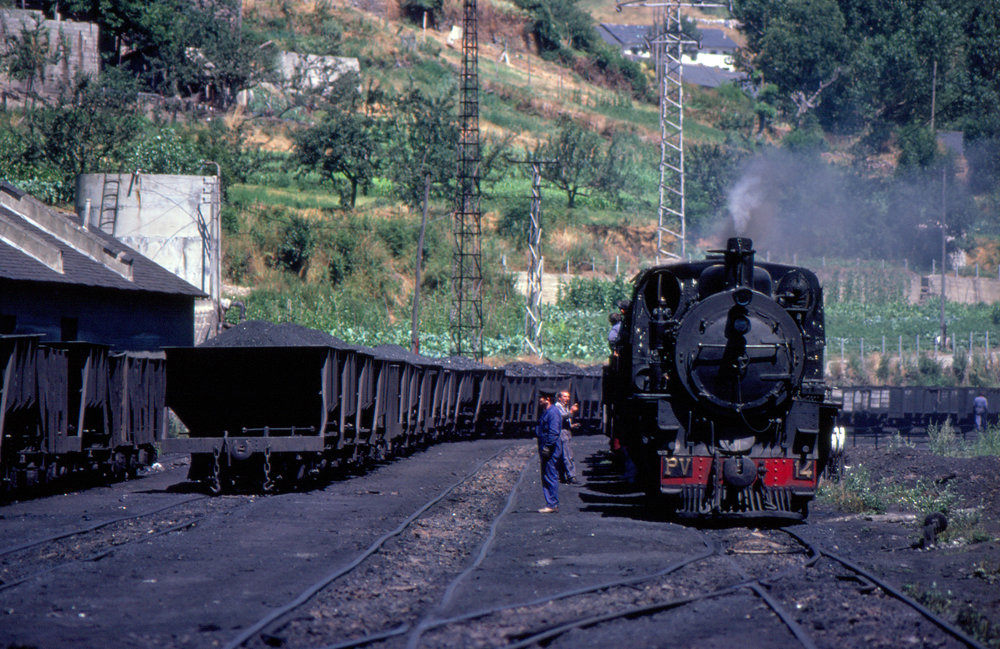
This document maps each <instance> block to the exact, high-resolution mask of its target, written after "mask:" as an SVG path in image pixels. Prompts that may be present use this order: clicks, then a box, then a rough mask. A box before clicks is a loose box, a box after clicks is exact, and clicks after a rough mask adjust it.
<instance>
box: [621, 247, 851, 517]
mask: <svg viewBox="0 0 1000 649" xmlns="http://www.w3.org/2000/svg"><path fill="white" fill-rule="evenodd" d="M752 245H753V244H752V242H751V241H750V240H749V239H744V238H734V239H730V240H729V241H728V244H727V248H726V250H725V251H716V252H713V253H711V254H710V256H709V257H708V259H706V260H705V261H698V262H690V263H677V264H671V265H665V266H657V267H654V268H650V269H648V270H645V271H643V272H642V273H640V274H639V276H638V277H637V278H636V281H635V290H634V293H633V299H632V301H631V303H630V305H629V306H628V308H627V310H626V311H625V313H624V317H623V320H622V326H621V333H620V335H619V339H618V342H617V345H616V347H615V351H614V353H613V355H612V357H611V359H610V362H609V364H608V366H606V367H605V375H604V381H603V384H604V403H605V404H606V407H607V425H608V426H609V427H610V430H609V431H607V432H608V434H609V435H610V436H612V438H614V439H615V440H617V441H618V442H619V443H620V444H621V445H622V446H624V448H625V449H626V450H627V452H628V455H629V458H630V459H631V461H632V462H634V464H635V466H636V474H637V479H638V480H639V481H640V483H641V485H642V487H643V489H644V490H645V491H646V492H647V493H648V494H651V495H655V496H656V497H657V498H658V499H659V500H658V502H665V504H666V505H667V506H668V507H669V508H670V509H672V510H673V511H674V512H675V513H676V514H677V515H679V516H698V517H706V516H707V517H776V518H792V519H801V518H804V517H805V516H806V515H807V513H808V505H809V501H810V500H811V499H812V498H813V496H814V495H815V493H816V487H817V482H818V479H819V476H820V474H821V473H822V472H823V470H824V468H825V466H826V464H827V462H828V460H829V459H830V454H831V443H832V434H833V429H834V424H835V421H836V417H837V405H836V404H835V403H833V402H832V401H831V400H830V399H829V398H828V397H827V388H826V385H825V383H824V380H823V349H824V346H825V337H824V329H823V327H824V324H823V293H822V289H821V288H820V285H819V281H818V280H817V278H816V276H815V275H814V274H813V273H812V272H810V271H809V270H807V269H805V268H799V267H795V266H785V265H780V264H770V263H763V264H755V263H754V251H753V248H752Z"/></svg>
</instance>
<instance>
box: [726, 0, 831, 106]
mask: <svg viewBox="0 0 1000 649" xmlns="http://www.w3.org/2000/svg"><path fill="white" fill-rule="evenodd" d="M733 14H734V16H735V17H736V18H737V19H739V20H740V21H741V22H742V23H743V25H744V34H746V36H747V47H746V49H745V51H744V53H743V54H742V55H741V57H740V58H739V61H738V63H739V65H740V66H741V67H742V68H743V69H745V70H748V71H754V72H759V73H761V74H762V75H763V77H764V79H766V80H767V82H768V83H773V84H775V85H776V86H777V87H778V89H779V91H780V92H781V93H782V95H783V96H784V97H785V98H786V99H787V100H788V101H789V102H791V103H792V104H794V106H795V111H794V112H795V115H796V116H797V117H798V116H801V115H804V114H805V113H807V112H809V111H810V110H813V109H814V108H816V107H817V106H818V104H819V101H820V98H821V95H822V93H823V91H824V90H826V88H827V87H829V86H830V85H832V84H833V83H835V82H836V81H837V79H838V78H839V76H840V74H841V72H842V70H843V67H844V63H845V58H846V54H847V51H848V41H847V38H846V34H845V33H844V17H843V14H842V13H841V11H840V7H839V6H838V5H837V3H836V2H835V0H737V1H736V2H735V3H734V4H733Z"/></svg>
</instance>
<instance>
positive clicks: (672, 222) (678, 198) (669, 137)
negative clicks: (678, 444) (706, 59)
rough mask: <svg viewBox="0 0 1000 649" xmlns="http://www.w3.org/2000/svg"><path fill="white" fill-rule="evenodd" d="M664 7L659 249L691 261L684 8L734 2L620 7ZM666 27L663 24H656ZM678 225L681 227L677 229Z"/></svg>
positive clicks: (658, 49) (636, 2) (632, 2)
mask: <svg viewBox="0 0 1000 649" xmlns="http://www.w3.org/2000/svg"><path fill="white" fill-rule="evenodd" d="M626 6H631V7H654V8H663V25H662V29H663V31H662V32H660V33H659V34H657V35H656V36H655V37H654V38H653V39H652V40H650V41H649V45H651V46H654V47H655V53H654V56H655V57H656V61H657V67H656V74H657V82H658V84H659V86H660V186H659V192H660V201H659V208H658V210H657V219H656V252H657V255H658V256H659V255H663V256H665V257H667V258H670V259H679V260H684V259H687V218H686V215H685V200H684V86H683V77H684V70H683V64H682V63H681V56H682V55H683V54H684V46H685V45H698V44H699V43H698V42H697V41H693V40H684V34H683V33H682V31H681V27H682V22H681V20H682V18H683V16H682V14H681V8H682V7H699V8H708V7H726V8H730V9H731V6H730V5H729V4H721V3H720V4H712V3H701V2H680V1H678V0H663V1H660V2H657V1H655V0H653V1H648V0H625V1H624V2H623V1H621V0H619V1H618V2H616V3H615V8H616V9H617V10H618V11H621V9H622V7H626ZM655 26H656V27H657V28H660V25H655ZM671 228H676V229H671ZM666 235H669V237H671V238H673V239H676V240H677V244H678V246H679V250H678V249H677V248H674V249H673V250H668V249H667V242H666V239H667V236H666Z"/></svg>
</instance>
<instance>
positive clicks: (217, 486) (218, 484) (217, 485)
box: [208, 442, 224, 495]
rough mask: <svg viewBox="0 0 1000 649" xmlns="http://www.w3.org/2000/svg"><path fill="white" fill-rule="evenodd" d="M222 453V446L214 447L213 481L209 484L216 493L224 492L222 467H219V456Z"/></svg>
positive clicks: (210, 488)
mask: <svg viewBox="0 0 1000 649" xmlns="http://www.w3.org/2000/svg"><path fill="white" fill-rule="evenodd" d="M223 443H224V442H223ZM221 454H222V449H221V448H219V447H215V448H213V449H212V456H213V457H214V460H213V462H212V482H211V483H210V484H209V485H208V488H209V490H210V491H211V492H212V493H213V494H215V495H219V494H220V493H222V481H221V480H220V479H219V474H220V472H221V469H220V468H219V456H220V455H221Z"/></svg>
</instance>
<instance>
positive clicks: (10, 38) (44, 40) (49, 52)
mask: <svg viewBox="0 0 1000 649" xmlns="http://www.w3.org/2000/svg"><path fill="white" fill-rule="evenodd" d="M8 20H10V22H17V21H16V20H14V19H11V18H10V14H8V15H7V16H6V17H3V18H0V21H2V23H3V24H2V25H0V27H2V29H3V32H4V33H5V38H4V40H3V42H2V43H0V70H2V71H3V72H4V73H5V74H6V75H7V76H8V77H9V78H10V79H13V80H15V81H20V82H23V83H24V84H25V90H24V93H25V95H26V96H27V97H28V98H30V99H31V100H32V103H34V101H35V100H36V99H37V95H36V93H35V82H36V81H41V82H44V81H45V68H46V67H47V66H49V65H54V64H56V63H59V62H60V61H62V60H64V59H65V58H66V56H67V53H68V50H69V45H68V43H67V42H66V38H65V36H63V35H62V34H60V37H59V38H58V39H57V42H56V43H55V44H53V42H52V32H51V30H50V29H49V28H48V27H47V26H46V25H45V21H44V19H42V18H41V17H40V16H34V17H33V22H34V24H33V25H29V24H27V23H21V24H20V25H19V26H20V30H18V29H17V27H18V25H14V24H10V22H8Z"/></svg>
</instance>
